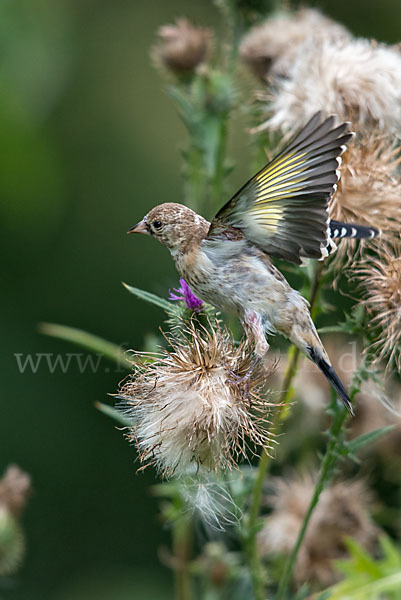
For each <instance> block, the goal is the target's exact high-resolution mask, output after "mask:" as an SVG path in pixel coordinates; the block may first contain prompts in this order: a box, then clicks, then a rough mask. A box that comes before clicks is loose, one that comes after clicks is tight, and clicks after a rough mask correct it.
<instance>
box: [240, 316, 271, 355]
mask: <svg viewBox="0 0 401 600" xmlns="http://www.w3.org/2000/svg"><path fill="white" fill-rule="evenodd" d="M242 324H243V326H244V329H245V333H246V334H247V335H252V336H253V338H254V340H255V354H256V356H257V357H258V358H260V359H263V358H264V357H265V355H266V354H267V352H268V350H269V344H268V343H267V340H266V336H265V331H264V328H263V325H262V319H261V317H260V315H259V314H258V313H257V312H255V311H254V310H246V311H245V314H244V318H243V320H242Z"/></svg>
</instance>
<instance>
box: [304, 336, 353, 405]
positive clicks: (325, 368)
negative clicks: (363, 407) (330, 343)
mask: <svg viewBox="0 0 401 600" xmlns="http://www.w3.org/2000/svg"><path fill="white" fill-rule="evenodd" d="M308 354H309V357H310V358H311V359H312V360H313V362H314V363H315V365H317V366H318V367H319V369H320V370H321V371H322V373H323V375H324V376H325V377H326V378H327V379H328V381H329V382H330V384H331V385H332V386H333V388H334V389H335V391H336V392H337V394H338V395H339V396H340V398H341V400H342V401H343V403H344V405H345V407H346V409H347V410H348V412H349V413H350V414H351V415H352V416H353V415H354V411H353V408H352V404H351V401H350V398H349V396H348V393H347V390H346V389H345V387H344V385H343V384H342V381H341V379H340V378H339V376H338V375H337V373H336V372H335V370H334V369H333V367H332V366H331V365H330V364H329V363H328V362H327V360H326V359H325V358H324V357H323V356H322V353H321V352H320V351H319V349H318V348H313V347H309V348H308Z"/></svg>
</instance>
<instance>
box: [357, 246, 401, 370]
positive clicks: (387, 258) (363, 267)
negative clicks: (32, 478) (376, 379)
mask: <svg viewBox="0 0 401 600" xmlns="http://www.w3.org/2000/svg"><path fill="white" fill-rule="evenodd" d="M352 272H353V274H354V275H355V276H356V277H357V278H358V279H359V280H360V283H361V287H362V289H363V292H364V297H363V300H362V302H363V304H364V305H365V307H366V310H367V312H368V314H369V315H370V316H371V321H370V326H371V328H372V329H373V330H374V332H376V331H377V332H378V333H377V336H376V337H375V341H374V342H373V343H372V344H371V345H370V347H369V349H368V350H369V351H370V352H372V353H374V354H375V355H376V360H377V361H380V360H386V361H387V368H390V367H392V366H393V365H395V366H396V367H397V369H398V371H399V372H400V371H401V240H400V238H398V239H396V240H393V241H392V242H382V243H381V244H380V245H378V246H377V250H376V255H375V256H367V257H366V258H364V259H363V260H362V261H361V263H360V265H358V266H357V268H356V269H354V270H353V271H352Z"/></svg>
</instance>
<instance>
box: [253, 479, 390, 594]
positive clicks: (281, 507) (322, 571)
mask: <svg viewBox="0 0 401 600" xmlns="http://www.w3.org/2000/svg"><path fill="white" fill-rule="evenodd" d="M314 481H315V477H314V476H313V475H310V474H309V475H307V476H305V477H300V476H298V475H295V476H293V477H291V478H287V479H284V478H279V479H277V480H276V483H275V489H274V494H273V495H271V496H269V497H268V498H267V501H268V503H269V504H270V505H271V506H272V508H273V512H272V513H271V515H270V516H268V517H267V518H266V520H265V526H264V528H263V529H262V530H261V532H260V533H259V535H258V542H259V550H260V552H261V554H262V555H264V556H270V555H274V554H281V553H284V554H287V553H289V552H290V551H291V550H292V547H293V546H294V544H295V541H296V539H297V536H298V533H299V530H300V529H301V526H302V522H303V519H304V517H305V514H306V511H307V509H308V506H309V503H310V500H311V498H312V495H313V491H314ZM370 504H371V497H370V494H369V493H368V490H367V487H366V485H365V483H364V482H363V481H362V480H348V481H343V482H338V483H335V484H333V485H331V486H330V487H328V488H327V489H326V490H324V491H323V493H322V494H321V496H320V500H319V504H318V505H317V507H316V509H315V511H314V513H313V515H312V517H311V520H310V523H309V528H308V531H307V533H306V536H305V540H304V544H303V546H302V547H301V550H300V552H299V554H298V558H297V563H296V567H295V572H294V578H295V580H296V582H297V583H298V584H300V583H303V582H305V581H307V580H308V581H313V582H315V583H316V582H319V583H320V584H326V585H328V584H331V583H333V582H334V581H335V580H336V574H335V571H334V568H333V567H334V565H333V564H332V560H333V559H337V558H341V557H345V556H346V555H347V551H346V546H345V544H344V538H345V537H346V536H352V538H353V539H354V540H357V541H358V542H359V543H360V544H361V545H362V546H364V547H365V548H368V549H371V548H372V547H373V545H374V543H375V541H376V539H377V535H378V529H377V527H376V526H375V525H374V523H373V521H372V520H371V517H370V514H369V508H370Z"/></svg>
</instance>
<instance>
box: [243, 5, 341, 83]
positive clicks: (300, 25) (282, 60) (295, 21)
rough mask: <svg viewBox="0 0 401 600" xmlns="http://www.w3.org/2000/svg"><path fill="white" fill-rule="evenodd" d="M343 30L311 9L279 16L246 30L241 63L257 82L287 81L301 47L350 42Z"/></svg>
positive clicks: (337, 24)
mask: <svg viewBox="0 0 401 600" xmlns="http://www.w3.org/2000/svg"><path fill="white" fill-rule="evenodd" d="M350 37H351V34H350V33H349V32H348V31H347V29H346V28H345V27H343V26H342V25H340V24H339V23H336V22H335V21H332V20H331V19H329V18H328V17H325V16H324V15H322V14H321V13H320V12H319V11H317V10H315V9H312V8H302V9H300V10H298V11H296V12H295V13H280V14H279V15H277V16H275V17H272V18H271V19H268V20H267V21H265V22H264V23H262V24H261V25H256V26H254V27H252V29H250V31H249V33H247V35H246V36H245V37H244V39H243V40H242V42H241V45H240V55H241V58H242V60H243V61H244V62H245V64H247V65H248V66H249V67H250V68H251V69H252V71H253V72H254V73H255V75H257V76H258V77H260V78H261V79H266V77H267V76H268V75H272V76H280V77H281V76H284V77H287V76H288V75H289V73H290V72H291V69H292V66H293V64H294V62H295V60H296V58H297V56H298V53H299V52H300V51H301V47H302V46H303V44H305V43H308V44H310V43H311V42H313V41H314V42H317V41H318V40H321V39H322V38H325V39H329V40H331V41H333V42H334V41H336V40H339V39H347V38H350Z"/></svg>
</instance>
